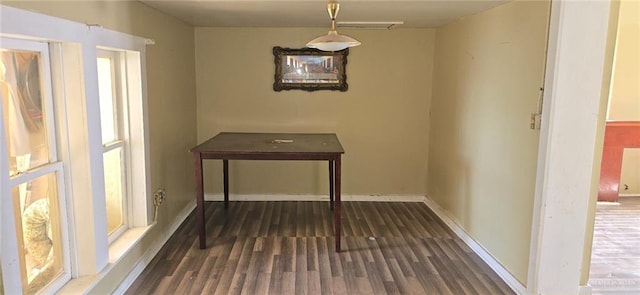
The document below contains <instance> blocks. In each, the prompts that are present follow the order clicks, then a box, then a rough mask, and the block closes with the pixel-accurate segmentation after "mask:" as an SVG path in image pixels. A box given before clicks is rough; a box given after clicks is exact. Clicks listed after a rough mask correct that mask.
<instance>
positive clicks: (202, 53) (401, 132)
mask: <svg viewBox="0 0 640 295" xmlns="http://www.w3.org/2000/svg"><path fill="white" fill-rule="evenodd" d="M343 33H345V34H349V35H351V36H353V37H355V38H357V39H359V40H360V41H361V42H362V44H363V45H362V46H360V47H355V48H352V49H351V51H350V53H349V56H348V64H347V82H348V83H349V90H348V91H347V92H338V91H316V92H306V91H300V90H291V91H282V92H275V91H273V89H272V84H273V74H274V68H275V67H274V61H273V60H274V58H273V54H272V48H273V47H274V46H282V47H291V48H302V47H304V45H305V44H306V42H308V41H309V40H311V39H313V38H315V37H316V36H318V35H321V34H326V30H324V29H306V28H196V34H195V36H196V85H197V97H198V98H197V101H198V103H197V104H198V108H197V109H198V110H197V117H198V124H197V125H198V142H202V141H204V140H206V139H208V138H210V137H212V136H214V135H216V134H217V133H218V132H221V131H247V132H248V131H258V132H335V133H337V135H338V137H339V139H340V141H341V142H342V145H343V147H344V149H345V150H346V154H345V155H344V156H343V166H342V167H343V170H342V172H343V174H342V177H343V178H342V179H343V181H342V183H343V193H344V194H348V195H370V194H371V195H424V194H425V192H426V188H425V179H426V170H427V153H426V151H427V139H428V131H429V117H428V113H429V104H430V100H431V80H432V68H433V65H432V63H433V58H432V57H433V46H434V30H433V29H398V30H390V31H376V30H358V31H345V32H343ZM208 162H214V163H205V176H206V177H205V179H206V180H207V182H206V183H205V190H206V191H207V192H208V193H219V192H220V191H221V175H220V170H221V168H220V167H221V165H220V163H218V162H219V161H208ZM327 171H328V168H327V164H326V163H317V162H315V163H314V162H287V163H278V162H259V161H245V162H241V161H232V162H231V163H230V175H231V181H230V186H231V192H232V194H233V193H238V194H261V193H262V194H327V193H328V188H327V178H328V177H327V173H328V172H327Z"/></svg>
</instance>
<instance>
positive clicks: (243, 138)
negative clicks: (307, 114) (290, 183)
mask: <svg viewBox="0 0 640 295" xmlns="http://www.w3.org/2000/svg"><path fill="white" fill-rule="evenodd" d="M191 152H224V153H298V154H299V153H334V154H344V149H343V148H342V145H341V144H340V141H339V140H338V137H337V136H336V135H335V134H334V133H236V132H221V133H218V135H216V136H214V137H212V138H210V139H209V140H207V141H205V142H203V143H201V144H199V145H198V146H196V147H194V148H192V149H191Z"/></svg>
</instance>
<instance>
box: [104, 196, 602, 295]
mask: <svg viewBox="0 0 640 295" xmlns="http://www.w3.org/2000/svg"><path fill="white" fill-rule="evenodd" d="M341 198H342V201H347V202H349V201H367V202H424V203H425V204H426V205H427V206H428V207H429V208H430V209H431V210H433V212H434V213H435V214H436V215H437V216H438V217H439V218H440V219H441V220H442V221H443V222H444V223H445V224H446V225H447V226H448V227H449V228H451V230H452V231H453V232H454V233H455V234H456V235H457V236H458V237H459V238H460V239H462V241H464V242H465V244H467V245H468V246H469V248H471V249H472V250H473V251H474V252H475V253H476V254H477V255H478V256H480V258H481V259H482V260H483V261H484V262H485V263H487V264H488V265H489V267H491V269H493V270H494V271H495V272H496V273H497V274H498V276H500V278H502V279H503V280H504V281H505V283H506V284H507V285H508V286H509V287H511V289H513V291H514V292H516V293H518V294H525V293H526V287H525V286H524V285H523V284H522V283H521V282H520V281H519V280H518V279H517V278H515V277H514V276H513V275H512V274H511V273H510V272H509V271H508V270H507V269H506V268H504V266H502V264H500V262H498V261H497V260H496V259H495V258H494V257H493V256H492V255H491V254H490V253H489V252H488V251H487V250H486V249H485V248H484V247H483V246H482V245H480V244H479V243H478V242H477V241H476V240H474V239H473V238H472V237H471V236H469V234H468V233H467V232H466V231H465V230H464V229H463V228H462V227H461V226H459V225H458V224H457V223H456V222H455V221H454V220H453V219H452V218H451V217H449V215H448V214H447V213H446V212H445V211H444V209H442V208H441V207H440V206H439V205H438V204H437V203H436V202H435V201H433V200H431V199H430V198H429V197H425V196H418V195H343V196H341ZM230 199H231V200H233V201H328V200H329V196H328V195H275V194H268V195H257V194H245V195H237V194H232V195H231V196H230ZM222 200H223V195H222V194H205V201H222ZM195 207H196V204H195V200H194V201H192V202H191V203H189V204H188V205H187V206H186V207H185V209H183V210H182V212H180V214H179V215H178V216H177V217H176V220H175V222H174V223H173V224H172V225H171V226H170V227H169V229H168V230H167V231H166V232H165V233H163V234H162V236H161V237H160V238H158V240H157V241H156V242H154V243H153V245H154V246H153V247H151V248H150V249H149V250H147V252H145V253H144V254H143V255H142V257H141V258H140V260H139V261H138V263H137V264H136V265H135V266H134V267H133V269H132V270H131V272H129V275H127V277H126V278H125V279H124V280H123V281H122V283H120V285H119V286H118V288H117V289H116V290H115V291H114V294H123V293H124V292H125V291H127V289H128V288H129V287H130V286H131V284H133V282H134V281H135V280H136V278H138V276H139V275H140V274H141V273H142V271H143V270H144V269H145V268H146V267H147V265H148V264H149V263H150V262H151V260H153V258H154V257H155V256H156V254H158V252H159V251H160V249H161V248H162V246H163V245H164V244H165V243H166V242H167V241H168V240H169V238H170V237H171V235H173V233H174V232H175V231H176V230H177V229H178V227H179V226H180V225H181V224H182V222H184V220H185V219H186V218H187V217H188V216H189V214H191V212H192V211H193V210H194V209H195ZM580 294H581V295H582V294H584V295H587V294H591V287H590V286H588V285H587V286H581V288H580Z"/></svg>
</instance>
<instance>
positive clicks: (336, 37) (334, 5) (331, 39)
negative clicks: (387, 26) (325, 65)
mask: <svg viewBox="0 0 640 295" xmlns="http://www.w3.org/2000/svg"><path fill="white" fill-rule="evenodd" d="M338 11H340V3H338V2H337V1H335V0H329V3H327V12H328V13H329V17H330V18H331V30H329V33H328V34H326V35H323V36H320V37H318V38H315V39H313V40H311V41H309V43H307V47H309V48H316V49H320V50H322V51H338V50H342V49H345V48H347V47H354V46H358V45H360V44H362V43H360V41H358V40H356V39H353V38H351V37H349V36H346V35H340V34H338V31H336V17H337V16H338Z"/></svg>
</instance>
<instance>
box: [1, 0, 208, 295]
mask: <svg viewBox="0 0 640 295" xmlns="http://www.w3.org/2000/svg"><path fill="white" fill-rule="evenodd" d="M2 4H3V5H9V6H14V7H18V8H22V9H27V10H32V11H35V12H39V13H43V14H48V15H52V16H57V17H61V18H66V19H69V20H73V21H77V22H81V23H92V24H100V25H102V26H103V27H105V28H108V29H112V30H116V31H120V32H124V33H129V34H132V35H137V36H141V37H145V38H150V39H154V40H155V42H156V44H155V45H150V46H148V47H147V59H146V66H147V90H148V92H147V96H148V114H149V134H150V150H151V187H152V189H154V190H155V189H156V188H159V187H163V188H166V191H167V201H166V202H165V203H164V204H163V205H162V207H161V208H160V212H159V217H158V224H157V226H156V227H154V228H153V230H152V232H151V233H150V234H149V235H147V236H145V238H144V240H143V242H142V243H141V245H140V246H139V247H138V248H136V249H132V251H131V252H130V253H129V255H127V256H126V257H123V262H122V263H121V264H119V265H118V270H122V271H113V272H111V273H110V274H109V276H108V277H107V278H106V279H105V280H104V281H103V282H102V283H101V284H100V285H99V286H98V287H97V288H96V289H95V291H96V293H105V294H106V293H109V292H111V290H112V289H113V288H115V287H117V286H118V284H119V283H120V281H121V280H122V278H124V276H126V275H127V274H128V272H129V270H130V269H131V267H132V266H133V265H135V263H136V262H137V261H138V260H139V258H140V257H141V255H142V254H143V253H144V252H145V251H147V250H148V249H149V248H150V247H151V246H154V245H150V243H151V242H153V241H154V240H156V239H158V238H159V237H160V236H161V235H163V234H166V230H167V227H168V226H169V225H170V224H171V223H173V222H174V221H175V218H176V216H177V214H178V212H180V211H181V210H182V209H184V208H185V205H187V203H188V202H190V201H191V200H193V197H194V195H195V193H194V190H195V187H194V183H193V166H192V165H193V164H192V162H191V157H190V154H189V153H188V152H187V151H188V149H189V148H191V147H192V146H193V145H195V144H196V132H195V130H196V120H195V114H196V111H195V105H196V100H195V66H194V60H195V58H194V38H193V28H192V27H191V26H189V25H186V24H184V23H183V22H181V21H178V20H177V19H175V18H172V17H169V16H167V15H165V14H162V13H160V12H158V11H156V10H154V9H151V8H149V7H148V6H146V5H143V4H141V3H139V2H129V1H127V2H124V1H118V2H115V1H108V2H97V1H91V2H89V1H87V2H83V1H72V2H60V1H43V2H40V1H34V2H32V1H20V2H5V1H3V2H2Z"/></svg>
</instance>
